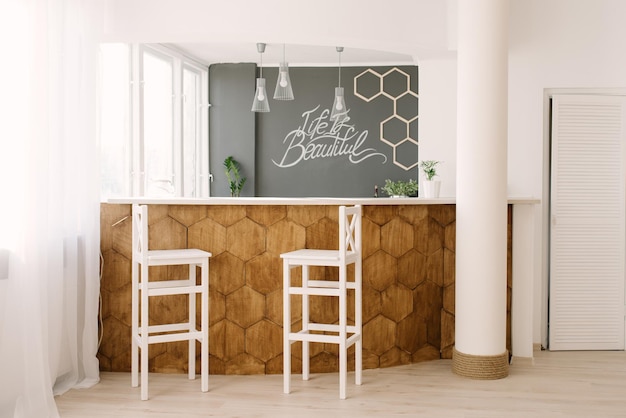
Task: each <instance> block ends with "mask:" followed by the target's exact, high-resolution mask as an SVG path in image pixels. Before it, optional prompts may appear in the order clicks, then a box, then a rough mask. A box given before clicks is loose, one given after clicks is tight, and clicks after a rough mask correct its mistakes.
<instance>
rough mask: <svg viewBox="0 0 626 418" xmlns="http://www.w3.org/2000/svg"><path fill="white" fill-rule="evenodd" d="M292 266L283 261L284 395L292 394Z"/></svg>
mask: <svg viewBox="0 0 626 418" xmlns="http://www.w3.org/2000/svg"><path fill="white" fill-rule="evenodd" d="M290 286H291V266H290V265H289V262H288V261H287V260H283V393H289V392H290V383H291V382H290V381H291V342H290V341H289V334H290V333H291V295H290V294H289V287H290Z"/></svg>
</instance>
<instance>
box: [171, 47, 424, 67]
mask: <svg viewBox="0 0 626 418" xmlns="http://www.w3.org/2000/svg"><path fill="white" fill-rule="evenodd" d="M168 45H169V46H171V47H174V48H176V49H178V50H179V51H181V52H183V53H184V54H185V55H188V56H190V57H192V58H195V59H197V60H199V61H201V62H203V63H204V64H208V65H210V64H216V63H239V62H254V63H257V64H258V63H260V60H261V58H260V54H259V52H258V51H257V46H256V44H253V43H199V42H196V43H184V42H183V43H176V44H168ZM284 49H285V56H286V61H287V62H288V63H289V66H290V67H312V66H329V65H330V66H336V65H337V64H338V60H339V54H338V52H337V51H336V47H334V46H319V45H294V44H288V45H285V47H284ZM282 57H283V44H270V43H267V44H266V48H265V53H264V54H263V65H264V66H278V64H279V62H280V61H282ZM341 64H342V65H345V66H364V65H417V64H416V62H415V60H414V59H413V57H411V56H410V55H406V54H398V53H394V52H387V51H376V50H371V49H356V48H344V51H343V52H342V53H341Z"/></svg>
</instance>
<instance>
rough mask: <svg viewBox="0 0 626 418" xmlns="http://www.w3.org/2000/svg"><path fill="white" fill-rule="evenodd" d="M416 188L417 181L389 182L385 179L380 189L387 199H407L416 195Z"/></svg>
mask: <svg viewBox="0 0 626 418" xmlns="http://www.w3.org/2000/svg"><path fill="white" fill-rule="evenodd" d="M417 188H418V185H417V181H415V180H413V179H409V181H403V180H398V181H391V180H389V179H387V180H385V185H384V186H383V187H382V191H383V192H385V193H386V194H387V195H388V196H389V197H409V196H415V195H416V193H417Z"/></svg>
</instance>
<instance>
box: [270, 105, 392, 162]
mask: <svg viewBox="0 0 626 418" xmlns="http://www.w3.org/2000/svg"><path fill="white" fill-rule="evenodd" d="M319 108H320V106H319V105H318V106H317V107H316V108H314V109H311V110H309V111H306V112H304V113H303V114H302V118H303V123H302V125H300V126H299V127H298V128H297V129H294V130H293V131H291V132H289V133H288V134H287V135H286V136H285V139H284V140H283V144H286V146H287V147H286V148H285V152H284V153H283V156H282V158H281V159H280V160H279V161H275V160H272V162H273V163H274V164H275V165H277V166H278V167H281V168H285V167H293V166H295V165H297V164H299V163H300V162H302V161H308V160H314V159H317V158H334V157H343V156H347V158H348V161H350V162H351V163H352V164H359V163H361V162H363V161H365V160H366V159H368V158H372V157H381V158H382V159H383V162H382V163H383V164H384V163H385V162H387V156H386V155H385V154H383V153H381V152H378V150H376V149H375V148H365V146H364V144H365V141H366V139H367V135H368V131H367V130H365V131H362V132H359V131H357V130H356V129H355V128H354V126H353V125H348V124H347V122H349V121H350V118H349V117H345V118H344V120H342V121H339V120H338V121H334V122H333V121H331V120H330V111H329V110H328V109H324V110H322V112H320V113H319V115H318V116H315V113H316V112H317V111H318V109H319ZM338 119H340V118H338Z"/></svg>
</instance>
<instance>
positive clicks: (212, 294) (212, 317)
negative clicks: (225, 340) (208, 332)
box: [196, 285, 226, 325]
mask: <svg viewBox="0 0 626 418" xmlns="http://www.w3.org/2000/svg"><path fill="white" fill-rule="evenodd" d="M197 306H198V307H199V306H200V301H198V302H197ZM197 311H198V316H197V319H196V320H197V321H198V323H200V316H199V315H200V313H201V312H200V308H198V309H197ZM224 318H226V297H225V296H224V295H223V294H221V293H220V292H218V291H217V290H215V289H213V288H211V286H210V285H209V324H210V325H213V324H215V323H217V322H219V321H221V320H222V319H224Z"/></svg>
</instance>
